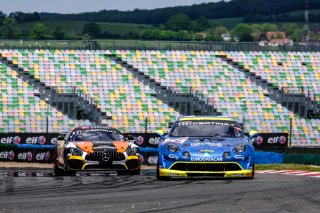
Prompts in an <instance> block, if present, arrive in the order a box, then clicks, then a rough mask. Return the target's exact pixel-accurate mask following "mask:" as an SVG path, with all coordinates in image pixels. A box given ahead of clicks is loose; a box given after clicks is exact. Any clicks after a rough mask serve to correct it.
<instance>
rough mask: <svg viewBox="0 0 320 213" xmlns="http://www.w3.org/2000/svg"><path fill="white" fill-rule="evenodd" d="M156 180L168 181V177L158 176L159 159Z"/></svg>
mask: <svg viewBox="0 0 320 213" xmlns="http://www.w3.org/2000/svg"><path fill="white" fill-rule="evenodd" d="M157 179H158V180H170V177H163V176H160V163H159V158H158V162H157Z"/></svg>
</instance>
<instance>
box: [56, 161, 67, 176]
mask: <svg viewBox="0 0 320 213" xmlns="http://www.w3.org/2000/svg"><path fill="white" fill-rule="evenodd" d="M53 175H54V176H64V175H65V173H64V170H63V169H60V168H59V167H58V165H57V161H56V160H55V163H54V165H53Z"/></svg>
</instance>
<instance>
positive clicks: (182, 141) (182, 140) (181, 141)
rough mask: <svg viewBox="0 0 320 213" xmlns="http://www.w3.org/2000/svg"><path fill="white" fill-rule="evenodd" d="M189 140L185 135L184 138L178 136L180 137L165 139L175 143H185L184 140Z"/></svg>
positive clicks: (166, 141)
mask: <svg viewBox="0 0 320 213" xmlns="http://www.w3.org/2000/svg"><path fill="white" fill-rule="evenodd" d="M187 140H188V137H184V138H178V139H172V138H171V139H170V138H169V139H166V140H165V141H164V143H168V142H173V143H180V144H183V143H184V142H186V141H187Z"/></svg>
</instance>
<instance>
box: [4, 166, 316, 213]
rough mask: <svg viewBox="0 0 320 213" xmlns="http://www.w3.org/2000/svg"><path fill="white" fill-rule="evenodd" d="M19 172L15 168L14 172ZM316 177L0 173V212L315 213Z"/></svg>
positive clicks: (144, 173) (47, 171) (5, 171)
mask: <svg viewBox="0 0 320 213" xmlns="http://www.w3.org/2000/svg"><path fill="white" fill-rule="evenodd" d="M16 170H17V169H16ZM319 209H320V181H319V178H312V177H305V176H290V175H283V174H256V176H255V178H254V179H253V180H249V179H245V180H243V179H236V180H224V179H212V178H210V179H203V178H201V179H195V178H192V179H178V180H170V181H158V180H157V179H156V177H155V171H154V170H144V171H142V172H141V174H140V175H138V176H117V175H116V174H114V173H79V174H77V176H75V177H54V176H52V173H51V171H50V170H43V169H42V170H37V171H32V172H30V171H25V170H19V171H13V170H2V171H0V212H23V213H27V212H41V213H42V212H58V213H62V212H94V213H96V212H140V213H142V212H197V213H198V212H277V213H278V212H308V213H310V212H311V213H312V212H319Z"/></svg>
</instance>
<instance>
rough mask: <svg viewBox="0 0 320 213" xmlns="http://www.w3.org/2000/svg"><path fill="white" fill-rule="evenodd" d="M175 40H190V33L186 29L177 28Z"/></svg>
mask: <svg viewBox="0 0 320 213" xmlns="http://www.w3.org/2000/svg"><path fill="white" fill-rule="evenodd" d="M177 40H179V41H190V40H192V35H191V34H190V33H189V32H188V31H186V30H179V31H178V32H177Z"/></svg>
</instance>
